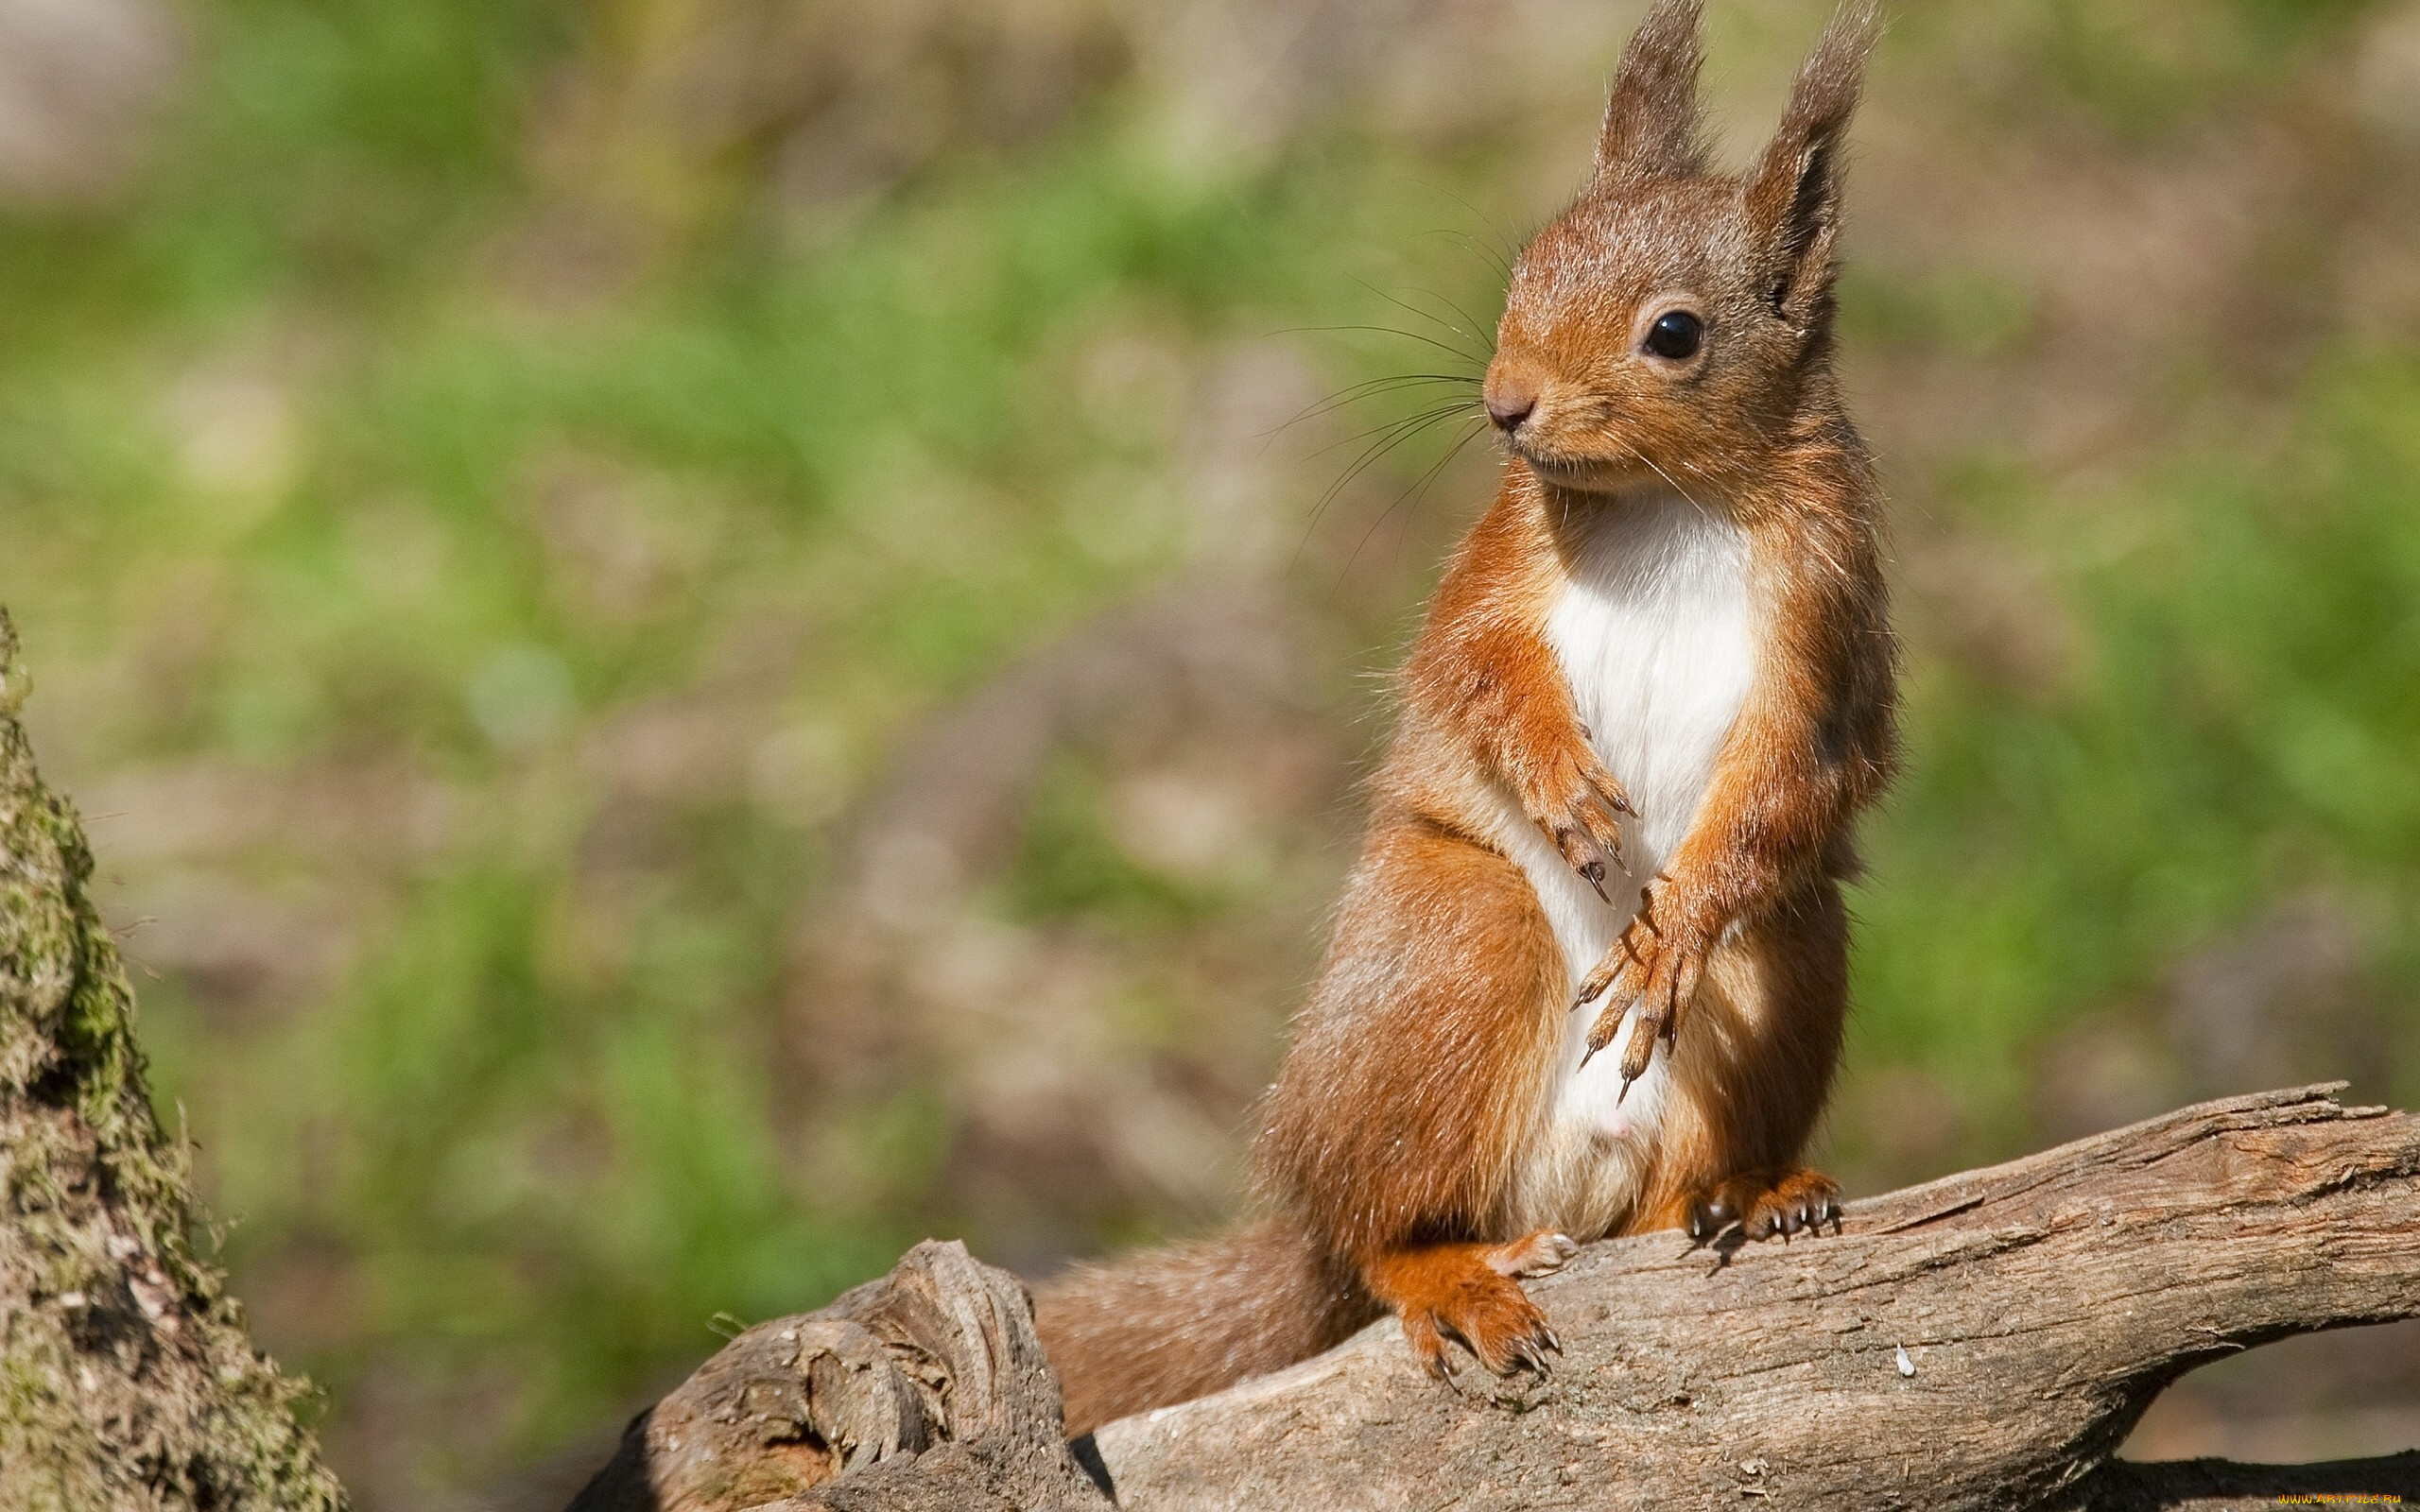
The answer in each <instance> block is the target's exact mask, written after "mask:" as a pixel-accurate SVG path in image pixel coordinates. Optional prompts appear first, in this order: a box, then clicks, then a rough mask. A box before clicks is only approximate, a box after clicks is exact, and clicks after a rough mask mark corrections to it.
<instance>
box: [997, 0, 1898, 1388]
mask: <svg viewBox="0 0 2420 1512" xmlns="http://www.w3.org/2000/svg"><path fill="white" fill-rule="evenodd" d="M1702 29H1703V28H1702V22H1701V17H1700V0H1658V3H1657V4H1656V5H1655V7H1654V8H1653V9H1652V10H1651V11H1650V13H1649V14H1648V16H1647V18H1646V20H1645V21H1644V22H1643V23H1642V24H1641V26H1640V27H1639V29H1638V31H1637V33H1636V34H1635V35H1634V37H1633V38H1632V39H1631V42H1630V43H1629V45H1628V47H1627V48H1626V49H1625V50H1624V52H1623V54H1622V60H1621V63H1620V67H1619V71H1618V73H1617V75H1616V79H1615V82H1614V88H1613V94H1612V100H1611V104H1610V105H1609V107H1608V109H1607V111H1606V114H1605V122H1604V129H1603V133H1602V136H1601V139H1600V140H1599V145H1598V148H1597V157H1596V166H1595V171H1594V173H1593V175H1592V176H1591V178H1590V179H1589V180H1588V183H1587V185H1586V187H1585V188H1584V189H1582V192H1581V194H1580V197H1579V198H1578V199H1577V200H1576V201H1575V202H1574V203H1573V204H1572V206H1571V207H1570V209H1568V210H1566V211H1565V212H1564V214H1563V215H1560V216H1559V217H1557V218H1556V219H1555V220H1554V221H1552V222H1551V223H1550V224H1548V225H1547V227H1546V228H1545V229H1544V230H1543V231H1541V232H1539V233H1538V234H1537V236H1536V238H1535V239H1534V240H1532V241H1531V242H1530V245H1529V246H1528V248H1527V249H1525V250H1524V251H1523V252H1522V253H1521V255H1520V258H1519V260H1518V261H1517V263H1516V264H1515V265H1514V266H1513V271H1512V278H1511V281H1510V284H1509V286H1508V288H1507V290H1506V293H1505V306H1504V317H1503V320H1502V323H1501V325H1500V326H1499V327H1498V331H1497V337H1496V349H1495V357H1494V359H1493V360H1492V361H1491V362H1490V363H1489V365H1488V369H1487V374H1486V380H1485V383H1484V386H1483V389H1482V395H1483V401H1484V404H1485V407H1486V411H1487V415H1488V418H1489V419H1490V420H1491V421H1493V423H1494V425H1495V430H1496V432H1497V434H1498V436H1499V438H1500V439H1501V441H1502V443H1503V446H1504V450H1505V452H1506V454H1507V455H1506V458H1505V462H1504V468H1503V474H1502V483H1501V486H1500V488H1499V490H1498V491H1497V493H1496V496H1495V504H1494V506H1493V507H1491V508H1489V509H1488V510H1487V512H1486V513H1485V515H1484V516H1482V517H1481V518H1480V520H1479V521H1478V524H1476V525H1475V526H1473V528H1472V529H1471V531H1470V534H1469V535H1468V536H1467V537H1466V538H1465V539H1464V540H1463V541H1462V542H1461V546H1460V547H1459V549H1458V550H1457V551H1456V552H1455V554H1454V556H1453V558H1452V560H1451V563H1450V565H1449V566H1448V567H1447V569H1446V572H1445V575H1444V577H1443V581H1442V582H1441V583H1440V585H1439V587H1438V589H1437V591H1436V593H1435V595H1434V597H1433V598H1432V600H1431V601H1430V604H1429V607H1428V612H1427V618H1426V624H1425V626H1424V627H1423V629H1422V631H1421V635H1420V639H1419V642H1418V644H1417V645H1416V647H1415V648H1414V650H1413V651H1412V654H1411V659H1410V662H1409V665H1408V666H1407V667H1406V668H1405V670H1404V673H1403V677H1402V686H1401V712H1400V715H1399V720H1398V724H1397V726H1396V729H1395V732H1394V736H1393V740H1392V747H1391V749H1390V753H1389V755H1388V756H1387V758H1386V760H1385V762H1384V764H1383V765H1382V766H1381V767H1380V769H1379V770H1378V771H1377V773H1376V775H1375V777H1374V780H1373V782H1372V792H1371V815H1370V822H1369V832H1368V837H1367V839H1366V841H1365V844H1364V848H1363V851H1362V854H1361V859H1360V862H1359V864H1358V866H1357V868H1355V870H1354V872H1353V874H1352V877H1351V880H1350V881H1349V882H1348V883H1347V885H1346V886H1345V890H1344V896H1343V899H1342V901H1341V902H1340V905H1339V907H1338V910H1337V914H1336V919H1335V925H1334V933H1333V936H1332V939H1331V942H1330V945H1329V948H1328V952H1327V956H1326V961H1325V964H1324V966H1323V967H1322V971H1321V973H1320V976H1319V978H1318V982H1317V985H1316V986H1315V987H1314V988H1312V990H1311V993H1310V997H1309V1000H1308V1002H1307V1004H1306V1005H1305V1007H1304V1008H1303V1010H1302V1012H1301V1014H1300V1015H1299V1017H1298V1018H1297V1019H1296V1021H1295V1022H1294V1026H1293V1032H1292V1043H1291V1045H1290V1048H1289V1049H1288V1052H1287V1054H1286V1057H1285V1061H1284V1063H1283V1065H1282V1067H1281V1068H1280V1070H1279V1072H1278V1075H1277V1081H1276V1084H1275V1085H1274V1086H1273V1087H1272V1088H1271V1091H1270V1092H1269V1095H1268V1099H1267V1103H1266V1107H1265V1108H1264V1110H1263V1114H1262V1123H1261V1128H1260V1132H1259V1135H1258V1138H1257V1140H1256V1141H1255V1143H1254V1145H1253V1184H1254V1188H1255V1192H1256V1194H1257V1196H1258V1199H1259V1204H1260V1207H1261V1209H1262V1216H1260V1217H1259V1218H1257V1219H1256V1220H1254V1221H1253V1222H1250V1223H1248V1224H1246V1225H1245V1226H1243V1227H1241V1228H1238V1229H1234V1230H1232V1231H1230V1232H1228V1233H1227V1234H1224V1235H1222V1236H1219V1237H1215V1238H1211V1239H1207V1240H1203V1241H1200V1242H1197V1243H1194V1244H1190V1245H1181V1246H1173V1247H1169V1248H1165V1249H1160V1250H1154V1251H1150V1252H1146V1253H1143V1254H1140V1255H1137V1256H1134V1257H1132V1258H1129V1259H1127V1260H1125V1261H1123V1262H1121V1263H1112V1264H1109V1265H1100V1266H1083V1267H1079V1268H1077V1269H1076V1270H1074V1271H1073V1272H1071V1273H1070V1274H1069V1275H1068V1276H1066V1277H1065V1278H1063V1279H1062V1280H1059V1281H1058V1282H1056V1283H1055V1284H1052V1285H1049V1286H1046V1287H1045V1288H1043V1289H1042V1291H1041V1292H1040V1294H1039V1296H1038V1297H1037V1300H1036V1317H1037V1321H1038V1323H1039V1325H1040V1329H1041V1333H1042V1339H1043V1343H1044V1347H1045V1349H1046V1351H1047V1352H1048V1354H1049V1356H1050V1359H1051V1361H1052V1362H1053V1364H1054V1365H1055V1366H1057V1368H1058V1370H1059V1372H1060V1376H1061V1380H1062V1383H1063V1387H1064V1391H1065V1400H1066V1409H1067V1425H1066V1426H1067V1431H1068V1432H1069V1433H1070V1434H1071V1435H1081V1434H1084V1433H1086V1432H1088V1431H1090V1430H1091V1429H1092V1428H1094V1427H1096V1426H1098V1424H1100V1423H1103V1422H1107V1421H1109V1420H1111V1419H1112V1418H1115V1417H1122V1416H1124V1415H1126V1414H1129V1413H1132V1412H1137V1411H1141V1410H1143V1409H1146V1408H1150V1407H1153V1406H1158V1405H1162V1404H1165V1403H1168V1402H1174V1401H1179V1400H1185V1399H1188V1398H1191V1397H1195V1396H1199V1395H1201V1394H1203V1393H1206V1392H1209V1391H1212V1390H1215V1389H1217V1388H1219V1387H1220V1386H1223V1385H1227V1384H1229V1383H1233V1382H1236V1381H1238V1380H1241V1379H1244V1378H1246V1377H1248V1376H1253V1375H1257V1374H1261V1373H1264V1372H1267V1371H1270V1370H1274V1369H1277V1368H1280V1367H1282V1366H1287V1365H1290V1364H1292V1363H1294V1362H1295V1361H1298V1360H1301V1359H1305V1358H1306V1357H1308V1356H1310V1355H1312V1354H1315V1353H1317V1352H1319V1351H1321V1350H1322V1349H1327V1348H1329V1347H1331V1346H1333V1345H1335V1344H1337V1343H1340V1342H1341V1341H1342V1340H1343V1339H1344V1338H1345V1337H1347V1336H1348V1335H1350V1334H1351V1333H1353V1332H1356V1331H1357V1330H1359V1329H1360V1328H1362V1327H1363V1326H1365V1325H1366V1324H1368V1323H1370V1322H1372V1321H1373V1320H1374V1319H1376V1318H1378V1317H1380V1316H1382V1315H1384V1314H1386V1313H1389V1312H1392V1313H1393V1314H1395V1315H1396V1316H1397V1317H1398V1318H1400V1319H1401V1321H1402V1326H1403V1332H1404V1336H1405V1338H1406V1339H1407V1340H1408V1341H1409V1344H1410V1346H1411V1348H1412V1349H1413V1350H1414V1351H1415V1353H1416V1354H1417V1355H1418V1356H1419V1357H1420V1358H1421V1359H1422V1360H1423V1361H1424V1362H1425V1363H1426V1364H1427V1366H1429V1368H1430V1369H1431V1370H1433V1371H1436V1372H1438V1373H1440V1374H1444V1373H1447V1372H1448V1371H1449V1370H1450V1369H1451V1366H1452V1357H1451V1355H1450V1353H1449V1344H1453V1343H1458V1344H1459V1345H1461V1347H1463V1348H1465V1349H1468V1350H1469V1351H1470V1352H1471V1353H1472V1354H1473V1355H1475V1356H1476V1357H1477V1359H1478V1362H1479V1363H1480V1364H1481V1365H1482V1366H1485V1367H1486V1368H1488V1369H1489V1370H1492V1371H1495V1372H1496V1373H1497V1374H1499V1375H1502V1374H1510V1373H1512V1372H1513V1371H1516V1370H1523V1369H1528V1370H1534V1371H1539V1372H1543V1371H1544V1370H1545V1369H1546V1368H1547V1354H1548V1353H1549V1352H1558V1351H1559V1346H1558V1345H1557V1343H1556V1340H1555V1336H1554V1334H1553V1332H1551V1331H1550V1330H1549V1329H1548V1327H1547V1319H1546V1315H1545V1314H1544V1313H1543V1312H1542V1311H1541V1310H1540V1309H1539V1308H1538V1306H1537V1305H1536V1304H1535V1303H1534V1302H1532V1301H1531V1300H1530V1297H1528V1296H1527V1295H1526V1294H1525V1293H1524V1292H1523V1290H1522V1288H1521V1286H1520V1278H1523V1277H1528V1276H1536V1275H1541V1274H1544V1273H1546V1272H1547V1271H1551V1270H1553V1269H1555V1268H1556V1267H1558V1266H1559V1265H1561V1264H1562V1263H1564V1261H1565V1260H1566V1259H1567V1258H1569V1257H1570V1256H1571V1255H1572V1254H1573V1253H1574V1251H1575V1249H1576V1244H1575V1241H1582V1240H1595V1239H1599V1238H1604V1237H1608V1236H1612V1235H1616V1234H1628V1233H1638V1232H1642V1231H1646V1230H1651V1229H1666V1228H1673V1227H1679V1228H1683V1229H1686V1230H1687V1231H1688V1232H1689V1233H1690V1235H1691V1236H1693V1237H1694V1238H1697V1239H1700V1240H1711V1239H1715V1238H1718V1237H1723V1236H1725V1235H1726V1233H1727V1232H1728V1231H1730V1230H1734V1229H1736V1230H1737V1234H1736V1235H1733V1237H1744V1238H1750V1239H1761V1238H1765V1237H1767V1236H1770V1235H1772V1234H1784V1235H1786V1234H1789V1233H1791V1232H1794V1231H1797V1230H1798V1229H1802V1228H1804V1229H1816V1228H1820V1227H1821V1226H1822V1225H1823V1224H1824V1222H1825V1221H1826V1220H1830V1219H1833V1218H1835V1216H1836V1211H1837V1206H1836V1204H1837V1189H1836V1188H1835V1187H1834V1185H1833V1183H1832V1182H1831V1181H1830V1180H1829V1179H1828V1178H1826V1177H1824V1176H1822V1175H1820V1174H1818V1173H1816V1172H1814V1171H1811V1170H1808V1169H1806V1168H1805V1167H1804V1166H1802V1165H1801V1164H1800V1163H1799V1160H1800V1157H1801V1153H1802V1151H1803V1149H1804V1146H1805V1144H1806V1140H1807V1137H1808V1134H1809V1133H1810V1131H1811V1130H1812V1129H1813V1127H1814V1125H1815V1120H1816V1117H1817V1114H1818V1112H1819V1111H1820V1110H1821V1108H1822V1107H1823V1104H1824V1094H1825V1092H1826V1091H1827V1090H1828V1088H1829V1085H1830V1082H1831V1078H1832V1073H1833V1067H1834V1063H1835V1061H1836V1060H1837V1059H1838V1057H1839V1054H1840V1047H1841V1021H1842V1017H1843V1013H1844V1009H1845V1005H1846V997H1847V977H1848V918H1847V915H1846V912H1845V910H1844V908H1843V905H1842V902H1841V882H1842V881H1843V879H1845V878H1847V877H1848V876H1850V875H1851V874H1852V872H1853V871H1854V869H1855V867H1856V864H1857V863H1856V858H1855V854H1854V852H1853V850H1852V844H1851V834H1850V831H1851V827H1852V825H1853V823H1854V821H1855V819H1856V817H1857V816H1858V812H1859V811H1860V810H1861V809H1862V808H1863V807H1865V806H1866V805H1867V804H1868V803H1869V802H1871V801H1872V800H1873V799H1875V798H1876V796H1877V794H1878V793H1879V792H1880V790H1881V789H1882V787H1883V786H1884V784H1885V782H1887V781H1888V780H1889V778H1890V776H1891V774H1892V771H1893V765H1894V761H1895V739H1894V733H1893V720H1894V710H1895V703H1896V695H1895V692H1894V671H1895V665H1896V648H1895V642H1894V640H1893V635H1892V631H1891V627H1890V621H1889V615H1888V605H1887V601H1886V596H1885V591H1884V585H1883V579H1882V569H1881V545H1880V540H1879V534H1880V526H1881V518H1880V516H1881V507H1880V503H1879V499H1878V495H1877V489H1876V480H1875V475H1874V469H1873V464H1872V462H1871V460H1870V458H1869V455H1868V454H1867V451H1866V449H1865V446H1864V444H1863V442H1862V441H1861V440H1860V439H1859V438H1858V433H1857V430H1856V428H1855V426H1854V425H1852V424H1851V422H1850V421H1849V417H1848V415H1847V413H1846V411H1845V410H1844V408H1843V406H1842V402H1841V393H1840V389H1839V386H1838V384H1837V383H1836V381H1835V379H1834V376H1833V370H1832V353H1833V335H1832V325H1833V284H1834V280H1835V273H1836V265H1835V260H1834V242H1835V238H1836V236H1837V234H1838V231H1839V226H1840V215H1841V210H1840V205H1841V176H1842V156H1843V152H1844V146H1845V144H1844V137H1845V134H1846V131H1847V128H1848V123H1849V118H1850V115H1851V113H1852V112H1853V110H1854V109H1855V106H1856V103H1857V97H1858V88H1859V83H1860V79H1861V77H1862V74H1863V70H1864V64H1865V60H1866V57H1867V55H1868V53H1869V52H1870V51H1871V49H1872V45H1873V43H1874V40H1875V37H1876V32H1877V30H1878V23H1877V20H1876V15H1875V12H1874V11H1873V10H1872V9H1870V8H1869V7H1868V6H1866V5H1863V4H1855V5H1853V6H1852V7H1851V8H1850V9H1844V10H1842V11H1841V13H1840V14H1839V15H1837V16H1836V17H1835V18H1834V19H1833V21H1832V23H1831V25H1830V26H1829V27H1828V28H1827V29H1826V30H1825V31H1824V36H1823V39H1822V41H1821V42H1820V43H1817V45H1816V48H1815V50H1814V52H1813V54H1812V56H1810V57H1809V58H1808V60H1807V61H1806V65H1805V66H1804V67H1803V68H1802V70H1801V71H1800V73H1799V75H1798V77H1797V82H1796V85H1795V87H1794V88H1793V90H1792V92H1791V94H1790V99H1789V108H1788V110H1787V112H1786V113H1785V114H1784V116H1783V118H1782V123H1781V127H1780V130H1779V132H1778V133H1777V134H1776V135H1775V137H1774V138H1773V140H1772V144H1771V145H1770V146H1767V147H1765V148H1764V150H1763V152H1762V153H1761V154H1760V155H1759V156H1758V158H1757V159H1756V161H1755V163H1754V164H1753V165H1752V166H1751V167H1750V168H1749V169H1748V170H1747V172H1746V173H1744V174H1740V175H1732V174H1727V173H1723V172H1720V171H1718V170H1716V169H1715V168H1714V167H1712V166H1711V165H1710V164H1709V163H1708V161H1707V155H1706V149H1705V146H1704V145H1703V127H1702V123H1701V117H1700V107H1699V104H1698V99H1697V76H1698V72H1699V69H1700V66H1701V63H1702V61H1703V40H1702ZM1659 1051H1660V1052H1661V1053H1660V1054H1659V1053H1658V1052H1659ZM1599 1052H1602V1054H1599Z"/></svg>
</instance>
